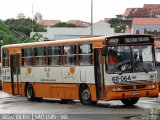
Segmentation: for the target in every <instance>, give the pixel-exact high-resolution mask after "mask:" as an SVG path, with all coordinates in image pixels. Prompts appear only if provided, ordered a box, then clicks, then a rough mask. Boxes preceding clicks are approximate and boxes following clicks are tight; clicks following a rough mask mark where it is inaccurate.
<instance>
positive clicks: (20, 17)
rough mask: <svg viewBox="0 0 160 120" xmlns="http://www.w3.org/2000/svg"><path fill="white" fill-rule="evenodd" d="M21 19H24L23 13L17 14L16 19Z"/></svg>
mask: <svg viewBox="0 0 160 120" xmlns="http://www.w3.org/2000/svg"><path fill="white" fill-rule="evenodd" d="M22 18H25V15H24V13H19V14H18V15H17V19H22Z"/></svg>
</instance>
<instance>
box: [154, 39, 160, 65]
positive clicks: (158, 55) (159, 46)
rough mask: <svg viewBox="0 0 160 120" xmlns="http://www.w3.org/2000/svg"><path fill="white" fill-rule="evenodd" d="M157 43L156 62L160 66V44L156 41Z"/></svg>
mask: <svg viewBox="0 0 160 120" xmlns="http://www.w3.org/2000/svg"><path fill="white" fill-rule="evenodd" d="M154 43H155V49H156V50H155V52H156V54H155V55H156V62H157V63H158V64H159V63H160V42H159V41H158V40H157V41H154Z"/></svg>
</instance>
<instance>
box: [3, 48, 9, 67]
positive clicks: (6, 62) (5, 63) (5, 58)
mask: <svg viewBox="0 0 160 120" xmlns="http://www.w3.org/2000/svg"><path fill="white" fill-rule="evenodd" d="M8 58H9V51H8V49H4V50H3V67H8V66H9V59H8Z"/></svg>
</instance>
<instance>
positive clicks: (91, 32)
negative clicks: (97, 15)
mask: <svg viewBox="0 0 160 120" xmlns="http://www.w3.org/2000/svg"><path fill="white" fill-rule="evenodd" d="M91 36H93V0H91Z"/></svg>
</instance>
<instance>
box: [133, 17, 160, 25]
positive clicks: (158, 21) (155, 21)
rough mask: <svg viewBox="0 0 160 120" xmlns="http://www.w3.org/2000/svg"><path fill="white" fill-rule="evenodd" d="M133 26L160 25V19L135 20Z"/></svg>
mask: <svg viewBox="0 0 160 120" xmlns="http://www.w3.org/2000/svg"><path fill="white" fill-rule="evenodd" d="M132 24H133V25H160V18H133V21H132Z"/></svg>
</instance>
